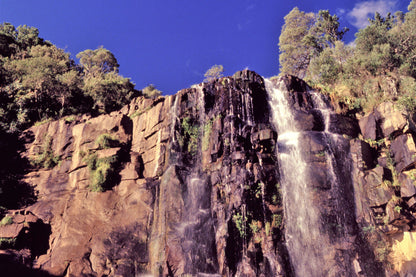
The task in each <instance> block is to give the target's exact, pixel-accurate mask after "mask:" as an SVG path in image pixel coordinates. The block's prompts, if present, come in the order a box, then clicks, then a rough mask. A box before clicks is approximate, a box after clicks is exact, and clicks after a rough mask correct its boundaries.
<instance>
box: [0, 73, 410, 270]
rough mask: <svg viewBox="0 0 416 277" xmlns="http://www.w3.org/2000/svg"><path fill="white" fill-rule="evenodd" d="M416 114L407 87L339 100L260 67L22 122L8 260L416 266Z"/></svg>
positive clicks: (16, 265)
mask: <svg viewBox="0 0 416 277" xmlns="http://www.w3.org/2000/svg"><path fill="white" fill-rule="evenodd" d="M273 93H282V95H284V98H285V99H286V100H287V103H286V102H285V103H286V104H281V103H280V102H279V101H281V99H280V98H279V95H280V94H279V95H276V96H273ZM274 97H277V98H276V99H275V100H273V99H274ZM279 99H280V100H279ZM273 101H277V102H273ZM278 102H279V103H278ZM280 105H286V106H285V107H284V108H285V109H288V110H282V109H281V108H280ZM282 111H285V112H283V113H282ZM279 114H280V115H279ZM288 114H290V115H291V117H288V118H286V116H288ZM279 118H280V119H279ZM281 119H284V120H281ZM414 119H415V118H414V115H409V114H406V113H403V112H401V111H400V109H399V108H398V107H396V106H395V105H394V104H392V103H384V104H382V105H380V106H379V107H378V108H377V109H376V110H374V111H373V112H372V113H370V114H367V115H365V116H358V115H349V116H346V115H340V114H336V113H334V112H333V111H332V109H331V104H330V102H329V101H328V99H326V98H325V97H324V96H322V95H320V94H318V93H316V92H313V91H312V90H311V89H310V88H309V87H308V86H307V85H306V83H304V82H303V81H302V80H299V79H297V78H294V77H290V76H285V77H281V78H279V79H275V80H272V81H270V80H264V79H263V78H262V77H261V76H259V75H257V74H256V73H254V72H251V71H247V70H245V71H241V72H237V73H236V74H235V75H234V76H233V77H226V78H221V79H218V80H215V81H211V82H208V83H203V84H199V85H195V86H192V87H191V88H189V89H184V90H181V91H179V92H178V93H177V94H175V95H171V96H167V97H159V98H157V99H145V98H143V97H139V98H136V99H134V100H133V101H132V102H131V103H130V104H129V105H127V106H125V107H124V108H122V109H121V110H120V111H117V112H113V113H111V114H108V115H101V116H98V117H95V118H92V117H90V116H87V115H84V116H72V117H67V118H64V119H61V120H59V121H52V122H47V123H44V124H42V125H39V126H34V127H31V128H30V129H28V130H26V131H25V132H24V133H23V135H22V136H21V138H20V140H21V141H22V142H23V144H24V147H23V149H21V150H20V151H19V154H20V157H21V159H22V160H25V161H28V162H31V166H29V165H26V166H27V167H28V168H29V169H28V170H26V171H25V172H24V173H22V174H21V175H20V176H22V177H21V180H20V181H21V182H22V183H23V184H26V185H27V187H29V188H33V191H34V193H32V194H31V199H30V201H26V202H24V201H23V202H24V204H25V205H24V208H22V209H18V210H6V211H4V212H3V215H4V216H5V218H6V217H7V218H8V219H9V221H8V222H7V223H6V222H5V224H0V225H2V226H0V237H1V238H2V239H1V242H2V243H1V244H0V247H1V249H3V250H1V251H2V252H1V253H0V263H1V265H0V268H1V270H2V272H10V274H12V273H16V272H25V273H26V272H31V274H39V275H42V276H43V275H53V276H137V275H139V276H140V275H141V274H143V275H145V274H152V275H154V276H160V275H163V276H182V275H184V274H189V275H192V276H210V275H212V276H235V275H236V276H260V275H264V276H302V273H308V272H309V273H310V272H316V270H318V269H319V272H321V273H320V274H321V276H397V275H395V274H399V275H398V276H406V274H408V273H409V274H415V272H416V266H415V261H416V253H415V252H414V250H413V249H416V245H415V243H414V242H413V238H414V229H415V227H414V223H415V212H416V205H415V204H416V198H415V197H416V189H415V179H416V170H415V162H416V157H415V154H416V147H415V135H416V128H415V125H414ZM281 121H283V122H281ZM285 122H286V123H287V122H291V124H290V125H292V127H293V129H291V127H290V126H289V127H288V126H286V127H285V126H283V125H284V123H285ZM293 134H296V135H295V136H293ZM319 249H320V250H319ZM302 256H303V257H302ZM305 258H306V259H305ZM319 261H320V262H319ZM305 263H306V264H311V265H313V264H315V265H316V266H318V265H319V268H318V269H317V268H315V267H316V266H310V268H308V267H304V266H302V265H301V264H305ZM321 263H322V265H321ZM3 270H4V271H3ZM29 270H31V271H29ZM304 276H305V275H304ZM317 276H318V275H317Z"/></svg>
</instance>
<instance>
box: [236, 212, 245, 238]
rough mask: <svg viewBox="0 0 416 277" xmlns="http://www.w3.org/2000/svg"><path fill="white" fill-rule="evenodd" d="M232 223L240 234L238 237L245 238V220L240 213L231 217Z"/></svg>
mask: <svg viewBox="0 0 416 277" xmlns="http://www.w3.org/2000/svg"><path fill="white" fill-rule="evenodd" d="M233 222H234V224H235V226H236V227H237V230H238V232H239V233H240V237H242V238H245V237H246V236H247V232H246V218H245V217H244V216H243V215H242V214H241V213H236V214H234V215H233Z"/></svg>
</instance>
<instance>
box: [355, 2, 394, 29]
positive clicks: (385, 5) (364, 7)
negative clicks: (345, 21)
mask: <svg viewBox="0 0 416 277" xmlns="http://www.w3.org/2000/svg"><path fill="white" fill-rule="evenodd" d="M396 3H397V1H392V0H378V1H365V2H360V3H357V4H355V6H354V8H353V9H352V10H351V11H350V12H349V13H348V18H349V19H350V23H351V24H352V25H353V26H355V27H357V28H359V29H361V28H364V27H365V26H367V25H368V24H369V22H368V18H372V17H374V14H375V13H376V12H378V13H380V14H381V15H383V16H386V15H387V13H389V12H394V9H395V7H396Z"/></svg>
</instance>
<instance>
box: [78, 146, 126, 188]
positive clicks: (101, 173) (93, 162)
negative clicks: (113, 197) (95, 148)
mask: <svg viewBox="0 0 416 277" xmlns="http://www.w3.org/2000/svg"><path fill="white" fill-rule="evenodd" d="M84 161H85V162H86V163H87V167H88V169H89V171H90V182H91V183H90V185H89V188H90V190H91V191H94V192H103V191H105V190H106V187H107V186H108V182H109V180H110V179H111V177H112V175H113V174H114V172H115V168H116V164H117V162H118V157H117V156H116V155H114V156H111V157H105V158H98V155H97V154H95V153H94V154H89V155H87V156H85V158H84Z"/></svg>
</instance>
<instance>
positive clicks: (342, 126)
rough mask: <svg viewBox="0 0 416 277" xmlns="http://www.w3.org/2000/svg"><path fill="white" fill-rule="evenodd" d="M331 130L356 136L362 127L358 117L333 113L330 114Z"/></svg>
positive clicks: (352, 136)
mask: <svg viewBox="0 0 416 277" xmlns="http://www.w3.org/2000/svg"><path fill="white" fill-rule="evenodd" d="M329 132H331V133H335V134H340V135H347V136H349V137H351V138H356V137H357V136H358V134H359V133H360V127H359V125H358V122H357V120H356V119H354V118H351V117H347V116H344V115H340V114H335V113H333V114H331V115H330V125H329Z"/></svg>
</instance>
